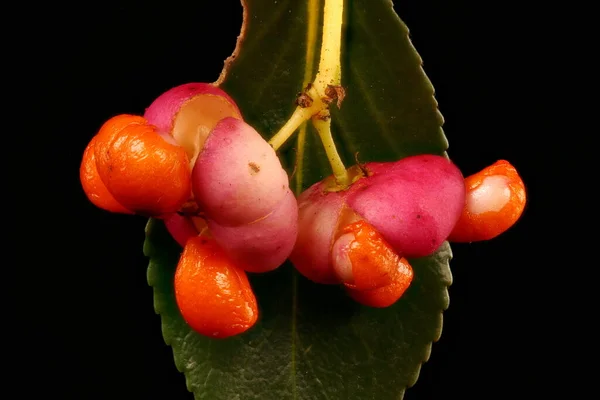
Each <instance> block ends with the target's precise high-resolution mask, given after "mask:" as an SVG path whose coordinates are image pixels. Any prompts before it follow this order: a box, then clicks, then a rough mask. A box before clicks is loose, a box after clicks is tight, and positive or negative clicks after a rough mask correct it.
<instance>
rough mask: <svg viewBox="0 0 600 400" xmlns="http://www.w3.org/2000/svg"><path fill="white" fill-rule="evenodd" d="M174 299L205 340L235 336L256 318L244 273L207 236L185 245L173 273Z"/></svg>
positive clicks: (191, 239) (248, 284) (256, 309)
mask: <svg viewBox="0 0 600 400" xmlns="http://www.w3.org/2000/svg"><path fill="white" fill-rule="evenodd" d="M175 298H176V300H177V305H178V307H179V311H180V312H181V315H182V316H183V319H184V320H185V321H186V322H187V324H188V325H189V326H190V327H191V328H192V329H193V330H195V331H196V332H198V333H199V334H201V335H204V336H209V337H213V338H226V337H229V336H233V335H238V334H240V333H242V332H245V331H246V330H248V329H249V328H251V327H252V326H253V325H254V324H255V323H256V320H257V318H258V306H257V304H256V297H255V296H254V293H253V292H252V288H251V287H250V282H249V281H248V277H247V276H246V272H244V270H243V269H241V268H239V267H238V266H236V265H235V264H234V263H233V262H232V261H231V259H230V258H229V257H228V256H227V255H226V254H225V252H224V251H223V250H222V249H221V247H220V246H219V245H218V244H217V243H216V242H215V240H214V239H213V238H209V237H206V236H195V237H193V238H190V239H189V240H188V241H187V243H186V245H185V248H184V250H183V254H182V255H181V258H180V260H179V264H178V265H177V270H176V271H175Z"/></svg>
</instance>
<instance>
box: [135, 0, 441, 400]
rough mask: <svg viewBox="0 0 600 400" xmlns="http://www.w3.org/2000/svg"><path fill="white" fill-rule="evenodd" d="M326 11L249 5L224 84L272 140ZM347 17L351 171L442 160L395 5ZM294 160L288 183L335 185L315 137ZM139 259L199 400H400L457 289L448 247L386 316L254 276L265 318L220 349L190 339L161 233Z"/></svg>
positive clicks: (331, 293) (353, 2) (274, 275)
mask: <svg viewBox="0 0 600 400" xmlns="http://www.w3.org/2000/svg"><path fill="white" fill-rule="evenodd" d="M322 1H323V0H310V1H309V0H307V1H297V0H279V1H273V0H246V4H245V8H244V12H245V18H244V20H245V24H246V26H245V30H244V31H243V32H244V35H242V36H241V39H240V40H239V42H238V48H237V49H236V52H235V53H234V54H235V57H233V58H232V59H230V60H228V62H227V63H226V69H225V71H224V74H223V75H222V76H221V79H220V80H219V83H220V84H221V87H222V88H224V89H225V90H226V91H227V92H228V93H229V94H230V95H231V96H232V97H233V98H234V99H235V100H236V101H237V102H238V105H239V106H240V108H241V110H242V113H243V115H244V118H245V119H246V121H247V122H248V123H250V124H251V125H253V126H254V127H255V128H256V129H257V130H259V132H261V133H262V134H263V135H264V136H265V137H266V138H269V137H270V136H272V135H273V134H274V133H275V132H276V131H277V130H278V129H279V128H280V127H281V126H282V125H283V124H284V123H285V121H286V120H287V118H289V116H290V115H291V113H292V111H293V109H294V107H295V105H294V100H295V95H296V94H297V93H298V92H300V91H301V90H302V88H303V85H304V83H305V82H306V78H305V75H306V76H309V78H310V80H312V79H313V78H314V74H315V72H316V63H317V61H318V56H319V51H320V50H319V49H320V44H319V39H318V38H319V37H320V32H321V28H320V24H321V21H320V19H321V18H322V8H323V5H322ZM346 3H347V4H346V15H345V31H344V42H343V46H342V58H343V60H342V85H343V86H344V87H345V89H346V91H347V96H346V98H345V100H344V102H343V104H342V107H341V109H340V110H336V108H335V107H332V115H333V119H332V121H333V134H334V138H335V140H336V143H337V144H338V146H339V151H340V153H341V155H342V157H343V159H344V161H345V162H346V165H347V166H349V165H351V164H353V163H354V157H355V153H356V152H359V159H360V161H361V162H367V161H388V160H396V159H399V158H402V157H405V156H408V155H412V154H421V153H432V154H445V150H446V148H447V142H446V139H445V137H444V135H443V132H442V129H441V125H442V123H443V120H442V117H441V115H440V114H439V112H438V110H437V104H436V102H435V100H434V98H433V87H432V86H431V84H430V82H429V81H428V79H427V78H426V76H425V74H424V72H423V70H422V68H421V60H420V58H419V56H418V54H417V53H416V51H415V50H414V48H413V46H412V44H411V42H410V40H409V38H408V29H407V28H406V26H405V25H404V24H403V23H402V22H401V21H400V19H399V18H398V16H397V15H396V14H395V12H394V11H393V8H392V3H391V1H389V0H369V1H364V0H347V2H346ZM311 6H314V9H313V11H312V12H314V13H309V8H310V7H311ZM311 17H316V18H317V22H318V23H317V24H316V25H315V26H316V29H315V31H314V32H313V33H315V34H316V35H315V37H316V38H317V39H316V40H314V41H313V42H309V41H307V37H308V35H307V33H308V32H307V30H308V27H310V26H311V24H310V23H309V20H310V18H311ZM307 49H308V50H309V49H312V50H313V53H312V56H309V57H307ZM308 54H310V51H309V52H308ZM307 126H308V125H307ZM298 150H302V151H303V154H304V156H303V157H302V160H301V161H300V162H299V165H298V169H297V171H296V174H295V176H294V179H295V180H296V186H297V188H298V189H302V188H306V187H308V186H309V185H311V184H313V183H315V182H316V181H318V180H320V179H322V178H323V177H325V176H327V175H330V174H331V170H330V168H329V164H328V163H327V159H326V157H325V154H324V151H323V150H322V147H321V144H320V142H319V141H318V138H317V136H316V132H314V130H313V129H312V128H311V127H308V129H307V131H306V136H305V140H303V141H301V142H296V140H295V139H294V140H293V141H292V143H291V144H290V145H288V146H285V148H284V149H283V152H282V158H283V160H284V161H285V163H286V164H287V166H288V170H289V171H290V172H291V171H292V169H293V168H294V159H295V155H296V153H297V151H298ZM299 178H300V179H299ZM144 251H145V254H146V255H147V256H148V257H150V266H149V268H148V282H149V284H150V285H151V286H152V287H153V288H154V298H155V309H156V311H157V312H158V313H159V314H160V315H161V318H162V330H163V335H164V338H165V341H166V342H167V344H169V345H171V346H172V347H173V353H174V356H175V363H176V365H177V368H178V369H179V370H180V371H182V372H184V373H185V375H186V378H187V385H188V389H189V390H190V391H192V392H193V393H194V394H195V397H196V398H197V399H210V400H219V399H223V400H232V399H239V400H246V399H260V400H270V399H274V400H275V399H276V400H287V399H306V400H308V399H310V400H320V399H361V400H362V399H377V400H387V399H401V398H402V397H403V394H404V391H405V389H406V388H407V387H410V386H411V385H413V384H414V383H415V382H416V380H417V377H418V375H419V370H420V367H421V364H422V363H423V362H424V361H426V360H427V359H428V358H429V354H430V351H431V343H432V342H434V341H436V340H437V339H438V338H439V336H440V334H441V328H442V311H443V310H445V309H446V308H447V307H448V301H449V299H448V291H447V287H448V286H449V285H450V284H451V282H452V276H451V273H450V269H449V265H448V262H449V260H450V258H451V251H450V247H449V245H448V244H447V243H445V244H444V245H443V246H442V247H441V248H440V249H439V250H438V252H437V253H436V254H434V255H433V256H431V257H426V258H421V259H413V260H410V262H411V264H412V266H413V268H414V272H415V279H414V281H413V283H412V285H411V286H410V288H409V289H408V290H407V292H406V293H405V294H404V296H403V297H402V298H401V299H400V300H399V301H398V302H397V303H396V304H394V305H393V306H392V307H389V308H386V309H372V308H368V307H363V306H360V305H358V304H356V303H355V302H353V301H352V300H350V299H349V298H348V297H347V296H346V295H345V294H344V292H343V290H341V289H340V288H339V287H337V286H330V285H317V284H314V283H312V282H310V281H308V280H307V279H305V278H304V277H302V276H300V275H299V274H297V273H296V272H295V270H294V269H293V267H292V266H291V265H290V264H286V265H283V266H282V267H280V268H279V269H277V270H276V271H273V272H271V273H267V274H261V275H253V276H251V282H252V286H253V288H254V290H255V292H256V296H257V298H258V301H259V306H260V313H261V316H260V319H259V322H258V323H257V325H256V326H255V327H254V328H253V329H251V330H250V331H248V332H247V333H245V334H243V335H241V336H238V337H234V338H229V339H226V340H212V339H208V338H205V337H202V336H200V335H198V334H196V333H194V332H193V331H191V330H190V329H189V328H188V327H187V325H186V324H185V322H184V321H183V320H182V318H181V316H180V314H179V311H178V309H177V305H176V303H175V297H174V291H173V275H174V271H175V266H176V264H177V261H178V257H179V254H180V252H181V248H179V247H178V246H177V244H175V242H174V241H173V240H172V239H171V238H170V237H169V235H168V234H167V232H166V230H165V228H164V226H163V225H162V223H161V222H159V221H156V220H151V221H150V222H149V224H148V227H147V240H146V243H145V246H144Z"/></svg>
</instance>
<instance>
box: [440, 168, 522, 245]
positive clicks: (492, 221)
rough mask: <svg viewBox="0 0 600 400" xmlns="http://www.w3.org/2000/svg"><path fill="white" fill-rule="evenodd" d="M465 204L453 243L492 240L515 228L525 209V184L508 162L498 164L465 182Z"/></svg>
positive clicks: (450, 237)
mask: <svg viewBox="0 0 600 400" xmlns="http://www.w3.org/2000/svg"><path fill="white" fill-rule="evenodd" d="M465 188H466V199H465V200H466V201H465V207H464V209H463V212H462V214H461V216H460V218H459V220H458V222H457V223H456V225H455V226H454V229H453V231H452V233H451V234H450V236H449V237H448V240H449V241H450V242H476V241H480V240H489V239H492V238H494V237H496V236H498V235H500V234H501V233H503V232H505V231H506V230H508V229H509V228H510V227H511V226H513V225H514V224H515V223H516V222H517V220H518V219H519V218H520V217H521V214H522V213H523V210H524V209H525V203H526V201H527V200H526V197H527V196H526V193H525V184H524V183H523V180H522V179H521V177H520V176H519V174H518V173H517V170H516V169H515V167H513V166H512V165H511V164H510V163H509V162H508V161H505V160H499V161H497V162H495V163H494V164H492V165H490V166H489V167H487V168H484V169H483V170H481V171H480V172H478V173H476V174H474V175H471V176H469V177H467V178H466V179H465Z"/></svg>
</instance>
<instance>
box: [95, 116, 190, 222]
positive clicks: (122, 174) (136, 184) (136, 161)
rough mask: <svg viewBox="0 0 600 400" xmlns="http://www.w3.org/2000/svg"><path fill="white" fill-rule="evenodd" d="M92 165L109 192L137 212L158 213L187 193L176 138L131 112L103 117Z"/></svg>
mask: <svg viewBox="0 0 600 400" xmlns="http://www.w3.org/2000/svg"><path fill="white" fill-rule="evenodd" d="M94 156H95V158H96V167H97V169H98V174H99V176H100V178H101V179H102V182H104V184H105V185H106V188H107V189H108V191H109V192H110V193H111V194H112V195H113V196H114V198H115V199H116V200H117V201H118V202H119V203H121V204H122V205H123V206H124V207H125V208H127V209H129V210H132V211H133V212H135V213H136V214H141V215H146V216H152V217H161V216H164V215H165V214H169V213H173V212H176V211H178V210H179V208H180V207H181V206H182V205H183V204H184V203H185V202H186V201H187V200H188V199H189V198H190V196H191V170H190V168H189V158H188V156H187V154H186V152H185V150H184V149H183V148H182V147H181V146H178V145H177V144H176V143H175V140H174V139H173V138H172V137H170V136H168V135H166V134H159V133H158V132H157V129H156V127H154V126H153V125H149V124H147V122H146V120H145V119H144V118H142V117H139V116H134V115H119V116H116V117H113V118H111V119H110V120H108V121H107V122H106V123H105V124H104V125H103V126H102V128H100V131H99V132H98V134H97V136H96V141H95V145H94Z"/></svg>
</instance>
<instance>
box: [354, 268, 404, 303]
mask: <svg viewBox="0 0 600 400" xmlns="http://www.w3.org/2000/svg"><path fill="white" fill-rule="evenodd" d="M412 279H413V269H412V267H411V266H410V264H409V263H408V260H406V258H404V257H403V258H401V259H400V262H399V263H398V274H396V276H395V278H394V280H393V281H392V283H390V284H388V285H386V286H383V287H380V288H378V289H373V290H363V291H360V290H356V289H351V288H349V287H346V292H347V293H348V295H349V296H350V297H351V298H352V299H354V300H355V301H356V302H358V303H360V304H362V305H365V306H369V307H376V308H384V307H389V306H391V305H392V304H394V303H395V302H396V301H398V299H400V297H402V295H403V294H404V292H405V291H406V289H408V287H409V286H410V284H411V282H412Z"/></svg>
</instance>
